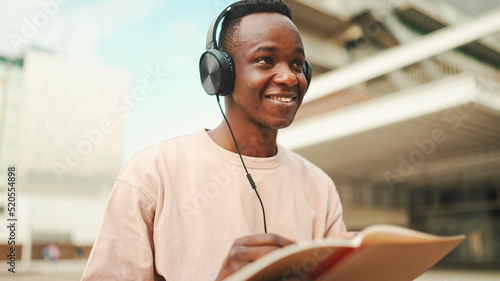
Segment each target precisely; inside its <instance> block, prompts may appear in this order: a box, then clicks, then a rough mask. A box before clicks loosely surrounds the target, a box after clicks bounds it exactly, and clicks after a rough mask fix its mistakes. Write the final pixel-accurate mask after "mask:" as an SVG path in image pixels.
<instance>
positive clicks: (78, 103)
mask: <svg viewBox="0 0 500 281" xmlns="http://www.w3.org/2000/svg"><path fill="white" fill-rule="evenodd" d="M0 81H1V86H0V108H1V111H0V112H1V115H0V156H1V157H0V177H2V178H4V179H7V174H6V173H7V168H8V167H11V166H13V167H15V169H16V185H15V187H16V202H15V203H16V213H15V215H16V216H15V217H16V218H18V223H17V229H16V230H17V231H16V232H17V233H16V234H17V235H16V245H20V246H21V247H18V248H17V254H18V257H17V260H18V261H21V262H22V263H21V264H22V265H23V266H25V267H27V266H29V262H30V261H31V260H32V259H33V260H36V259H43V256H42V250H43V249H44V247H46V246H47V245H48V244H51V243H56V244H57V245H58V247H59V248H60V249H61V258H62V259H64V258H66V259H68V258H70V259H74V258H78V257H80V258H83V257H85V256H88V252H89V250H90V247H91V246H92V244H93V242H94V240H95V237H96V236H97V232H98V229H99V226H100V223H101V218H102V213H103V211H104V205H105V202H106V199H107V197H108V194H109V191H110V190H111V188H112V186H113V180H114V177H115V176H116V175H117V173H118V172H119V170H120V167H121V164H122V147H123V130H124V116H123V115H122V114H119V113H120V112H118V110H117V109H116V108H115V109H114V108H112V107H111V106H112V105H118V104H124V102H123V100H124V98H126V97H127V91H128V87H129V74H128V72H126V71H123V70H121V69H116V68H111V67H108V66H103V65H97V64H89V63H83V62H77V61H72V60H69V59H67V58H64V57H61V56H58V55H54V54H50V53H47V52H42V51H34V50H32V51H29V52H27V53H26V54H25V56H24V58H23V59H22V60H17V61H11V60H9V59H5V58H0ZM0 184H1V186H0V193H1V196H2V198H5V200H1V203H0V218H1V219H2V220H3V221H7V218H9V215H8V212H7V200H6V198H7V187H8V186H7V182H6V181H2V182H1V183H0ZM8 235H9V233H8V229H7V228H5V227H3V228H1V229H0V239H1V241H7V237H8ZM2 243H3V242H2ZM1 247H2V248H3V249H2V253H4V252H6V251H4V250H5V249H7V248H6V247H10V246H8V245H6V244H4V245H2V246H1ZM0 259H1V260H5V259H6V256H5V255H3V254H2V257H0Z"/></svg>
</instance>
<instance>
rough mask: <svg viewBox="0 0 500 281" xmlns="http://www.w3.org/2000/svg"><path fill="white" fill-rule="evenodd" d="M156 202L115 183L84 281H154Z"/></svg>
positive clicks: (125, 184)
mask: <svg viewBox="0 0 500 281" xmlns="http://www.w3.org/2000/svg"><path fill="white" fill-rule="evenodd" d="M153 202H154V200H152V198H150V196H148V195H147V194H146V193H144V192H143V191H141V190H140V189H139V188H137V187H136V186H134V185H132V184H130V183H128V182H125V181H122V180H116V182H115V186H114V187H113V190H112V192H111V194H110V197H109V199H108V202H107V206H106V212H105V215H104V219H103V223H102V226H101V229H100V232H99V235H98V238H97V240H96V241H95V243H94V247H93V248H92V252H91V254H90V257H89V260H88V262H87V267H86V268H85V272H84V274H83V277H82V281H91V280H92V281H93V280H107V281H108V280H109V281H111V280H136V281H142V280H155V270H154V245H153V225H154V214H155V207H154V206H155V204H154V203H153Z"/></svg>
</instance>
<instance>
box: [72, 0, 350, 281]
mask: <svg viewBox="0 0 500 281" xmlns="http://www.w3.org/2000/svg"><path fill="white" fill-rule="evenodd" d="M220 38H221V42H220V43H221V44H220V45H221V51H225V52H227V53H228V54H229V56H231V58H232V60H233V62H234V73H235V78H234V87H233V89H232V91H231V93H230V94H229V95H227V96H226V97H225V107H226V110H225V111H226V116H227V120H228V122H229V124H230V125H231V126H232V128H233V130H234V136H235V139H236V142H237V143H238V146H239V149H240V151H241V152H242V154H243V159H244V160H245V164H246V167H247V168H248V171H249V172H250V173H251V174H252V177H253V179H254V180H255V183H256V186H257V190H258V191H259V194H260V197H261V198H262V201H263V204H264V206H265V210H266V222H267V229H268V230H269V233H268V234H266V233H264V227H263V216H262V209H261V205H260V204H259V201H258V199H257V197H256V196H255V193H254V190H253V189H252V188H251V187H250V185H249V183H248V181H247V177H246V173H245V171H244V168H243V166H242V163H241V161H240V157H239V155H238V151H237V148H236V145H235V143H234V141H233V139H232V137H231V133H230V132H229V128H228V126H227V124H226V123H225V122H222V123H221V124H220V125H219V126H218V127H216V128H215V129H213V130H200V131H199V132H197V133H195V134H193V135H188V136H182V137H178V138H174V139H171V140H168V141H165V142H162V143H159V144H157V145H154V146H152V147H149V148H147V149H145V150H143V151H141V152H140V153H138V154H136V155H135V156H134V157H133V158H132V159H131V160H130V161H129V162H128V163H127V165H126V166H125V167H124V168H123V170H122V172H121V173H120V174H119V175H118V177H117V179H116V182H115V187H114V188H113V191H112V193H111V196H110V198H109V201H108V206H107V209H106V214H105V217H104V221H103V225H102V228H101V231H100V234H99V237H98V238H97V240H96V242H95V245H94V248H93V251H92V254H91V256H90V259H89V262H88V265H87V268H86V270H85V273H84V276H83V279H82V280H223V279H224V278H225V277H227V276H229V275H231V274H232V273H233V272H235V271H237V270H239V269H240V268H241V267H243V266H245V265H246V264H248V263H250V262H252V261H254V260H256V259H257V258H259V257H261V256H263V255H265V254H267V253H269V252H271V251H273V250H275V249H277V248H280V247H285V246H287V245H289V244H291V243H294V242H293V241H297V242H299V241H305V240H311V239H315V238H322V237H325V236H335V235H339V233H340V232H343V231H345V226H344V223H343V220H342V207H341V204H340V200H339V197H338V194H337V192H336V190H335V186H334V185H333V182H332V180H331V179H330V178H329V177H328V176H327V175H326V174H325V173H324V172H322V171H321V170H320V169H319V168H317V167H316V166H314V165H313V164H311V163H310V162H308V161H307V160H305V159H303V158H302V157H300V156H298V155H297V154H295V153H293V152H291V151H289V150H287V149H286V148H284V147H281V146H280V145H278V144H277V143H276V136H277V132H278V129H281V128H285V127H287V126H289V125H290V124H291V123H292V121H293V119H294V117H295V113H296V112H297V109H298V108H299V106H300V104H301V102H302V99H303V97H304V94H305V91H306V89H307V79H306V77H305V75H304V73H303V65H304V63H305V55H304V48H303V45H302V41H301V37H300V34H299V32H298V30H297V28H296V27H295V25H294V24H293V23H292V21H291V15H290V10H289V8H288V7H287V6H286V5H285V4H283V3H282V2H281V1H271V0H267V1H243V2H239V3H236V4H234V5H233V6H232V8H231V10H230V11H229V13H228V14H227V15H226V17H225V19H224V24H223V26H222V30H221V36H220Z"/></svg>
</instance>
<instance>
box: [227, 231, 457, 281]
mask: <svg viewBox="0 0 500 281" xmlns="http://www.w3.org/2000/svg"><path fill="white" fill-rule="evenodd" d="M464 239H465V236H464V235H457V236H449V237H444V236H436V235H431V234H427V233H423V232H418V231H415V230H411V229H408V228H404V227H399V226H392V225H373V226H370V227H367V228H365V229H364V230H363V231H361V232H360V233H359V234H358V235H357V236H356V237H355V238H354V239H352V240H348V239H344V238H326V239H323V240H315V241H312V242H305V243H297V244H293V245H290V246H288V247H284V248H281V249H278V250H276V251H273V252H271V253H269V254H268V255H265V256H263V257H261V258H260V259H258V260H256V261H255V262H253V263H250V264H248V265H246V266H245V267H243V268H242V269H241V270H239V271H237V272H235V273H234V274H232V275H231V276H229V277H228V278H226V279H225V280H226V281H241V280H255V281H257V280H259V281H267V280H269V281H271V280H273V281H274V280H294V281H298V280H332V281H347V280H352V281H364V280H369V281H404V280H414V279H415V278H417V277H418V276H420V275H421V274H423V273H424V272H425V271H426V270H428V269H429V268H431V267H432V266H433V265H434V264H435V263H437V262H438V261H439V260H441V259H442V258H443V257H444V256H445V255H446V254H448V253H449V252H450V251H451V250H452V249H453V248H455V247H456V246H457V245H458V244H460V242H462V241H463V240H464Z"/></svg>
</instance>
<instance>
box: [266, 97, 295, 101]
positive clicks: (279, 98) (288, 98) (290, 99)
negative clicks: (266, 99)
mask: <svg viewBox="0 0 500 281" xmlns="http://www.w3.org/2000/svg"><path fill="white" fill-rule="evenodd" d="M270 99H272V100H279V101H283V102H291V101H292V100H293V98H292V97H278V96H271V97H270Z"/></svg>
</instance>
